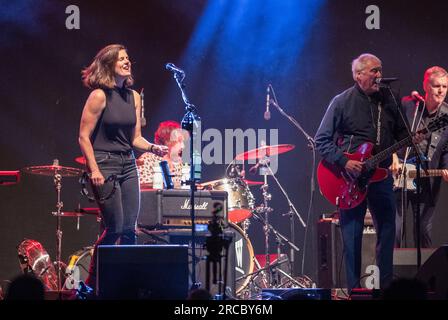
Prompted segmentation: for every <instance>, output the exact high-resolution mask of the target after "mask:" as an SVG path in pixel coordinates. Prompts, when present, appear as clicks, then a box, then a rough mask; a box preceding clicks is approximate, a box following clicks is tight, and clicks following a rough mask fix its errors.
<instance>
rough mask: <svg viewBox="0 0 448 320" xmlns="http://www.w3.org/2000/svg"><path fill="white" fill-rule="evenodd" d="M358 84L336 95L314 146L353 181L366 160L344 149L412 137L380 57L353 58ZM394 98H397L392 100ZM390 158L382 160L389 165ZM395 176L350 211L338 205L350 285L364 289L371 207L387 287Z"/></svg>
mask: <svg viewBox="0 0 448 320" xmlns="http://www.w3.org/2000/svg"><path fill="white" fill-rule="evenodd" d="M352 73H353V79H354V80H355V84H354V85H353V86H352V87H351V88H349V89H347V90H345V91H344V92H342V93H341V94H339V95H337V96H336V97H334V98H333V100H332V101H331V102H330V105H329V106H328V109H327V111H326V113H325V115H324V118H323V119H322V122H321V124H320V126H319V129H318V131H317V133H316V137H315V140H316V147H317V150H318V151H319V153H320V155H321V156H322V157H323V158H324V159H325V160H326V161H327V162H329V163H331V164H335V165H336V166H338V167H340V168H341V170H344V171H345V173H347V175H348V176H350V177H351V178H352V179H355V178H356V177H358V176H359V175H360V174H361V171H362V170H363V162H360V161H356V160H350V159H348V157H347V156H346V155H345V154H344V152H348V153H353V152H355V151H356V150H357V148H358V147H359V146H360V145H362V144H363V143H365V142H371V143H373V144H374V149H373V153H374V154H375V153H378V152H380V151H382V150H385V149H386V148H388V147H390V146H391V145H393V144H394V143H396V142H397V141H399V140H402V139H404V138H406V137H407V136H408V131H407V129H406V125H405V123H404V121H403V120H402V117H401V116H400V114H399V110H398V109H399V108H401V106H400V105H397V103H396V102H395V101H398V102H399V101H400V100H399V99H397V98H395V97H393V96H392V95H391V93H390V91H389V90H387V89H385V88H382V87H380V85H379V84H378V81H377V79H378V78H381V76H382V64H381V60H380V59H379V58H378V57H376V56H374V55H373V54H369V53H365V54H362V55H360V56H359V57H357V58H356V59H354V60H353V62H352ZM394 98H395V99H394ZM391 163H392V156H390V157H389V158H388V159H386V160H384V161H383V162H381V163H380V165H379V167H381V168H388V167H389V166H390V165H391ZM392 183H393V179H392V176H391V175H389V176H388V177H387V178H386V179H384V180H382V181H379V182H375V183H371V184H370V185H369V187H368V189H367V196H366V199H365V200H364V201H363V202H362V203H361V204H360V205H358V206H356V207H354V208H352V209H344V210H343V209H340V210H339V211H340V212H339V213H340V214H339V217H340V218H339V221H340V226H341V231H342V237H343V242H344V258H345V265H346V274H347V287H348V288H349V289H353V288H356V287H360V276H361V249H362V248H361V247H362V236H363V229H364V216H365V214H366V209H367V207H368V208H369V210H370V212H371V214H372V218H373V222H374V225H375V229H376V232H377V244H376V262H377V265H378V267H379V271H380V287H381V288H385V287H386V286H388V284H389V283H390V282H391V280H392V275H393V248H394V240H395V199H394V194H393V189H392Z"/></svg>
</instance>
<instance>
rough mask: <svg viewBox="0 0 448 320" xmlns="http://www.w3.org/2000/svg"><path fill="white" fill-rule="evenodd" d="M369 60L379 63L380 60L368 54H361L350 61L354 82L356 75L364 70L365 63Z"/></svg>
mask: <svg viewBox="0 0 448 320" xmlns="http://www.w3.org/2000/svg"><path fill="white" fill-rule="evenodd" d="M370 60H376V61H379V62H380V63H381V60H380V59H379V58H378V57H377V56H375V55H373V54H370V53H363V54H361V55H360V56H359V57H357V58H355V59H354V60H353V61H352V74H353V79H354V80H355V81H356V74H357V73H358V72H360V71H362V70H364V68H365V67H366V64H367V61H370Z"/></svg>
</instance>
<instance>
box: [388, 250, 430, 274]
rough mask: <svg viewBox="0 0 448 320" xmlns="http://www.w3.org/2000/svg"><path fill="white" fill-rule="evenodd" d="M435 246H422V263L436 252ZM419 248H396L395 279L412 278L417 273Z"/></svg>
mask: <svg viewBox="0 0 448 320" xmlns="http://www.w3.org/2000/svg"><path fill="white" fill-rule="evenodd" d="M435 250H436V249H435V248H422V249H421V254H422V260H421V263H422V265H423V264H424V263H425V262H426V260H428V258H429V257H430V256H431V255H432V254H433V253H434V251H435ZM417 271H418V270H417V249H416V248H395V249H394V279H399V278H408V279H412V278H414V277H415V275H416V274H417Z"/></svg>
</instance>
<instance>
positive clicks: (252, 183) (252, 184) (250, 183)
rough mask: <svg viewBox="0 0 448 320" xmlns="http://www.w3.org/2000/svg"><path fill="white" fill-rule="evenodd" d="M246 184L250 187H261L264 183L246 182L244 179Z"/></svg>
mask: <svg viewBox="0 0 448 320" xmlns="http://www.w3.org/2000/svg"><path fill="white" fill-rule="evenodd" d="M244 182H245V183H246V184H247V185H248V186H260V185H262V184H263V183H264V182H263V181H252V180H246V179H244Z"/></svg>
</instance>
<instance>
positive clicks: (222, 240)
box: [205, 203, 233, 300]
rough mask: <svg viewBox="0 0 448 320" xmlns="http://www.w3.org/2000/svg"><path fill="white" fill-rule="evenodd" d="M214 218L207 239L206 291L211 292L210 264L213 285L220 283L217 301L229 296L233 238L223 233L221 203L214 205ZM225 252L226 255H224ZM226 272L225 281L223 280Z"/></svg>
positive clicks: (209, 225) (209, 226)
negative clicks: (229, 261) (220, 215)
mask: <svg viewBox="0 0 448 320" xmlns="http://www.w3.org/2000/svg"><path fill="white" fill-rule="evenodd" d="M213 207H214V208H213V212H212V213H213V217H212V220H210V222H209V224H208V229H209V232H210V236H208V237H207V239H206V242H205V248H206V249H207V251H208V255H207V262H206V268H205V279H206V280H205V281H206V282H205V289H206V290H207V291H208V292H210V264H211V266H212V271H213V273H212V279H213V281H212V283H213V284H217V283H218V293H217V295H216V296H215V298H216V300H226V294H227V292H226V291H227V290H226V288H227V268H228V260H229V247H230V244H231V243H232V241H233V239H232V237H228V236H226V235H225V234H224V232H223V223H222V220H221V219H220V218H219V216H218V213H219V212H221V211H222V210H223V206H222V205H221V204H220V203H215V204H214V205H213ZM223 251H224V254H223ZM222 258H224V268H223V265H222ZM223 271H224V280H222V278H223Z"/></svg>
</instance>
